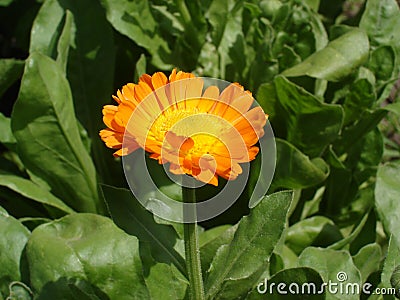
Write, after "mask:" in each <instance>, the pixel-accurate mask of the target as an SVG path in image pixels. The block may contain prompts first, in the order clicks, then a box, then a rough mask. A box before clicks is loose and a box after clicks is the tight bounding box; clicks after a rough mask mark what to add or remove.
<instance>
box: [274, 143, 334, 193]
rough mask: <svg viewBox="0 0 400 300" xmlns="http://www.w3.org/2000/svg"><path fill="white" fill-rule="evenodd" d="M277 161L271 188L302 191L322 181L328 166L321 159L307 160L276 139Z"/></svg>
mask: <svg viewBox="0 0 400 300" xmlns="http://www.w3.org/2000/svg"><path fill="white" fill-rule="evenodd" d="M275 142H276V151H277V161H276V169H275V175H274V176H275V177H274V180H273V182H272V185H273V187H285V188H292V189H302V188H306V187H311V186H314V185H316V184H318V183H321V182H322V181H324V180H325V179H326V178H327V177H328V175H329V166H328V165H327V164H326V163H325V161H324V160H323V159H321V158H314V159H311V160H310V159H309V157H307V156H306V155H304V154H303V153H302V152H301V151H300V150H298V149H297V148H295V147H294V146H293V145H291V144H290V143H288V142H286V141H284V140H281V139H276V140H275Z"/></svg>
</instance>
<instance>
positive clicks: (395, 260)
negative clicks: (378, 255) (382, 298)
mask: <svg viewBox="0 0 400 300" xmlns="http://www.w3.org/2000/svg"><path fill="white" fill-rule="evenodd" d="M399 259H400V248H399V246H398V244H397V242H396V239H395V238H393V235H391V236H390V240H389V247H388V250H387V255H386V258H385V262H384V265H383V270H382V274H381V281H382V285H383V286H384V287H386V288H388V287H390V286H391V284H390V278H391V277H392V274H393V272H394V270H395V269H396V267H397V266H398V265H399Z"/></svg>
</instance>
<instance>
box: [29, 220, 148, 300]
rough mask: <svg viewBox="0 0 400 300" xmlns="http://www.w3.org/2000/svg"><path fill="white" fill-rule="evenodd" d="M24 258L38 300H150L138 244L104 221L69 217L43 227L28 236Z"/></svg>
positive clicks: (109, 222) (135, 240) (111, 223)
mask: <svg viewBox="0 0 400 300" xmlns="http://www.w3.org/2000/svg"><path fill="white" fill-rule="evenodd" d="M26 256H27V260H28V264H29V270H30V281H31V285H32V288H33V290H34V292H35V293H38V294H40V296H39V299H77V298H76V297H74V295H75V294H76V293H77V292H78V295H79V294H82V293H89V291H91V292H92V291H94V292H95V294H96V295H97V296H98V295H102V297H100V298H101V299H104V296H105V297H108V299H150V298H149V293H148V290H147V288H146V286H145V282H144V278H143V274H142V263H141V261H140V257H139V243H138V240H137V238H136V237H133V236H129V235H127V234H126V233H124V232H123V231H122V230H120V229H119V228H117V227H116V226H115V224H114V223H113V222H112V221H111V220H110V219H108V218H105V217H102V216H98V215H94V214H72V215H68V216H66V217H64V218H62V219H60V220H57V221H54V222H51V223H47V224H44V225H41V226H39V227H37V228H36V229H35V230H34V231H33V232H32V235H31V238H30V240H29V242H28V244H27V248H26ZM77 290H78V291H77ZM79 290H80V292H79ZM79 299H81V298H79Z"/></svg>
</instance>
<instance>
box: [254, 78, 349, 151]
mask: <svg viewBox="0 0 400 300" xmlns="http://www.w3.org/2000/svg"><path fill="white" fill-rule="evenodd" d="M257 100H258V102H259V103H260V105H261V106H262V108H263V109H264V111H265V112H266V113H267V114H269V115H271V124H272V126H273V127H274V128H275V126H279V127H281V126H283V128H284V129H281V128H280V129H279V131H278V134H277V135H278V136H279V137H281V136H282V135H284V136H286V139H287V141H289V142H290V143H292V144H293V145H294V146H296V147H297V148H299V149H300V150H301V151H302V152H304V153H305V154H307V155H309V156H311V157H315V156H319V155H320V154H321V152H322V151H323V150H324V149H325V148H326V147H327V146H328V145H329V144H330V143H331V142H332V141H334V140H335V139H336V138H337V137H338V135H339V132H340V129H341V127H342V118H343V109H342V107H341V106H340V105H333V104H325V103H322V102H321V101H320V100H318V99H317V98H316V97H315V96H314V95H312V94H310V93H308V92H307V91H305V90H304V89H303V88H301V87H300V86H298V85H296V84H294V83H292V82H290V81H288V80H287V79H286V78H284V77H282V76H278V77H276V78H275V80H274V86H273V87H272V86H271V85H265V86H264V85H263V86H261V87H260V89H259V92H258V94H257ZM275 124H276V125H275ZM316 124H318V126H316Z"/></svg>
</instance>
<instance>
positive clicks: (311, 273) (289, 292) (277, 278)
mask: <svg viewBox="0 0 400 300" xmlns="http://www.w3.org/2000/svg"><path fill="white" fill-rule="evenodd" d="M322 284H323V281H322V278H321V276H320V275H319V274H318V272H316V271H315V270H313V269H311V268H292V269H285V270H282V271H280V272H279V273H276V274H275V275H274V276H272V277H271V278H269V279H263V280H262V281H260V282H259V283H258V284H257V287H256V288H255V289H254V290H253V291H251V293H250V294H249V296H248V297H246V300H258V299H260V300H261V299H295V300H303V299H315V300H319V299H321V300H322V299H325V291H324V290H323V289H322V288H321V287H322ZM278 285H280V286H279V288H278Z"/></svg>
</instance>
